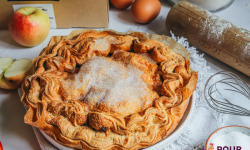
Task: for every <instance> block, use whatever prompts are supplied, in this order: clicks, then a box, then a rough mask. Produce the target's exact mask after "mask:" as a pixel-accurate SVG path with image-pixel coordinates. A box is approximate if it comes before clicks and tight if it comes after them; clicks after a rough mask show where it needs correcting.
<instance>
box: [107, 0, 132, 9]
mask: <svg viewBox="0 0 250 150" xmlns="http://www.w3.org/2000/svg"><path fill="white" fill-rule="evenodd" d="M110 2H111V3H112V4H113V6H114V7H116V8H118V9H127V8H128V7H129V6H130V5H131V4H132V3H133V0H110Z"/></svg>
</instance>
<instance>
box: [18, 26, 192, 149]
mask: <svg viewBox="0 0 250 150" xmlns="http://www.w3.org/2000/svg"><path fill="white" fill-rule="evenodd" d="M156 37H157V36H156ZM158 37H160V36H158ZM33 63H34V67H35V73H34V74H33V75H31V76H29V77H28V78H26V80H25V82H24V83H23V86H22V88H23V91H24V95H23V97H22V102H23V103H24V104H25V105H26V106H27V107H28V111H27V113H26V115H25V118H24V120H25V123H27V124H30V125H32V126H34V127H37V128H39V129H41V130H43V131H45V132H46V133H47V134H49V135H51V136H52V137H54V138H55V140H57V141H58V142H60V143H62V144H64V145H66V146H69V147H73V148H78V149H139V148H143V147H147V146H150V145H152V144H154V143H156V142H158V141H160V140H162V139H163V138H165V137H166V136H167V135H168V134H170V133H171V132H172V131H173V130H174V129H175V128H176V126H177V125H178V123H179V122H180V120H181V118H182V116H183V114H184V112H185V110H186V107H187V105H188V103H189V98H190V96H191V95H192V93H193V91H194V90H195V87H196V83H197V73H196V72H194V71H192V70H191V69H190V63H189V60H188V59H187V58H185V57H183V56H182V55H180V54H178V53H176V52H174V51H173V50H171V49H170V48H169V47H168V46H167V45H166V44H164V43H162V42H160V41H158V40H154V39H149V38H147V37H146V34H144V33H138V32H131V33H128V34H121V33H116V32H113V31H93V30H85V31H84V32H83V31H82V32H81V33H77V32H75V33H72V34H71V35H69V36H66V37H52V39H51V41H50V43H49V45H48V46H47V47H46V48H44V50H43V51H42V52H41V54H40V56H39V57H37V58H36V59H34V61H33Z"/></svg>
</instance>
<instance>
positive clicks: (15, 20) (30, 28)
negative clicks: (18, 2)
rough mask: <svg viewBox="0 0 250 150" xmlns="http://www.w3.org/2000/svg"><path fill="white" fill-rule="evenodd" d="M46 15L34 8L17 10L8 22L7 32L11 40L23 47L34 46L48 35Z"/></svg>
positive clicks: (48, 27)
mask: <svg viewBox="0 0 250 150" xmlns="http://www.w3.org/2000/svg"><path fill="white" fill-rule="evenodd" d="M49 29H50V21H49V17H48V15H47V14H46V13H45V12H44V11H42V10H41V9H38V8H35V7H23V8H20V9H18V10H17V11H16V12H15V13H14V15H13V16H12V18H11V20H10V22H9V31H10V33H11V35H12V37H13V39H14V40H15V41H16V42H17V43H19V44H21V45H23V46H28V47H32V46H36V45H38V44H40V43H42V42H43V41H44V40H45V39H46V37H47V36H48V34H49Z"/></svg>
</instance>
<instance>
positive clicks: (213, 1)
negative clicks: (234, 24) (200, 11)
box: [188, 0, 232, 11]
mask: <svg viewBox="0 0 250 150" xmlns="http://www.w3.org/2000/svg"><path fill="white" fill-rule="evenodd" d="M188 1H189V2H191V3H193V4H196V5H198V6H200V7H202V8H204V9H207V10H210V11H215V10H218V9H220V8H223V7H225V6H227V5H229V4H230V3H231V2H232V0H219V1H218V0H188Z"/></svg>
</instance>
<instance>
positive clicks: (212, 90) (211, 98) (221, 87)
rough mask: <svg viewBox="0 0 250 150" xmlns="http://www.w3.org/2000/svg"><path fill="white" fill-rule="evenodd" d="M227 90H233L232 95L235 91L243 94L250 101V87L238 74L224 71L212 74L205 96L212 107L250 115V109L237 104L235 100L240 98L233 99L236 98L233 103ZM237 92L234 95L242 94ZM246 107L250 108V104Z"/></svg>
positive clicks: (221, 110)
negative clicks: (228, 96)
mask: <svg viewBox="0 0 250 150" xmlns="http://www.w3.org/2000/svg"><path fill="white" fill-rule="evenodd" d="M225 92H231V93H230V95H231V94H233V93H235V94H240V95H243V96H245V98H246V99H247V100H246V101H247V102H250V88H249V86H248V85H247V84H246V83H245V82H243V81H242V80H241V79H240V78H239V77H238V76H237V75H235V74H233V73H231V72H225V71H222V72H218V73H216V74H214V75H212V76H211V77H210V78H209V79H208V80H207V82H206V84H205V88H204V96H205V99H206V100H207V102H208V104H209V106H210V107H211V108H213V109H214V110H216V111H218V112H221V113H226V114H232V115H240V116H250V110H249V109H247V108H244V107H241V106H239V105H236V104H235V103H237V102H235V101H236V100H239V99H232V100H234V104H233V103H232V102H231V101H230V100H229V98H226V96H225V95H226V94H225ZM235 94H234V96H233V97H235V96H240V95H235ZM241 98H242V97H241ZM243 98H244V97H243ZM246 107H248V108H250V105H247V106H246Z"/></svg>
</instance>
